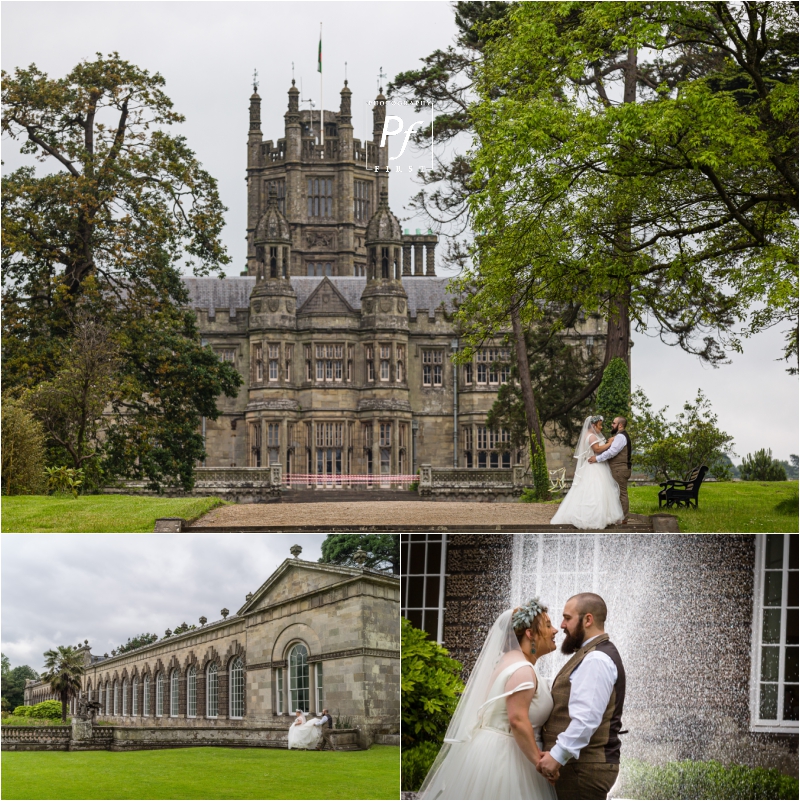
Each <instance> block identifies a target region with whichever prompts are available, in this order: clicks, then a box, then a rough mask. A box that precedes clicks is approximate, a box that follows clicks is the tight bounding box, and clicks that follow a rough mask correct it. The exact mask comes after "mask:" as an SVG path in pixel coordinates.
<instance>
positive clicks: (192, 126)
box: [2, 0, 798, 463]
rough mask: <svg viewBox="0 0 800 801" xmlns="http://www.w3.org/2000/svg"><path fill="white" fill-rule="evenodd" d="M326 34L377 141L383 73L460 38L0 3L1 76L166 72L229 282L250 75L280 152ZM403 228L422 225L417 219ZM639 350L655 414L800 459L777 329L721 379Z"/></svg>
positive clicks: (638, 337) (260, 19) (415, 11)
mask: <svg viewBox="0 0 800 801" xmlns="http://www.w3.org/2000/svg"><path fill="white" fill-rule="evenodd" d="M320 22H322V23H323V67H324V79H325V82H324V100H325V108H326V109H332V110H336V109H338V107H339V90H340V89H341V88H342V85H343V81H344V71H345V61H346V62H347V76H348V80H349V85H350V89H351V90H352V92H353V125H354V126H355V131H354V135H355V137H356V138H358V139H363V138H364V137H365V134H366V133H367V132H368V133H369V134H370V135H371V129H372V128H371V121H370V119H371V118H370V116H369V112H367V113H365V112H366V110H367V108H368V107H367V103H368V101H369V100H370V99H372V98H374V97H375V94H376V91H377V81H378V75H379V73H380V72H381V69H382V71H383V73H385V75H387V76H388V80H391V79H392V78H394V76H395V75H397V73H398V72H401V71H403V70H408V69H413V68H415V67H417V66H419V59H420V58H422V57H424V56H427V55H428V54H430V53H431V52H433V51H434V50H435V49H436V48H442V49H444V48H446V47H447V46H448V45H449V44H451V42H452V40H453V37H454V35H455V24H454V20H453V11H452V8H451V7H450V5H449V4H448V3H446V2H336V1H335V0H334V1H333V2H298V1H297V0H294V2H225V3H217V2H207V3H196V2H176V3H160V2H129V3H123V2H120V3H115V2H103V3H70V2H59V3H52V2H3V3H2V66H3V69H5V70H13V69H14V68H15V67H18V66H27V65H29V64H31V63H34V62H35V63H36V64H37V66H38V67H39V68H40V69H42V70H44V71H45V72H47V73H48V74H50V75H51V76H53V77H56V76H61V75H64V74H65V73H66V72H68V71H69V70H70V69H71V68H72V67H74V66H75V65H76V64H77V63H78V62H79V61H80V60H81V59H84V58H92V57H93V56H94V53H95V52H96V51H102V52H103V53H110V52H112V51H114V50H116V51H118V52H119V54H120V56H121V57H123V58H125V59H127V60H129V61H132V62H133V63H135V64H137V65H138V66H140V67H143V68H145V69H148V70H149V71H151V72H156V71H157V72H160V73H161V74H162V75H163V76H164V78H165V79H166V92H167V94H168V95H169V96H170V97H171V98H172V100H173V101H174V103H175V108H176V110H177V111H179V112H180V113H182V114H184V115H185V116H186V123H185V124H184V125H183V126H181V132H182V133H183V134H184V135H185V136H186V137H187V139H188V142H189V145H190V147H192V148H193V149H194V150H195V152H196V153H197V155H198V157H199V158H200V160H201V161H202V163H203V164H204V166H205V167H206V168H207V169H208V170H209V171H210V172H211V174H212V175H214V176H215V177H216V178H217V180H218V181H219V189H220V193H221V196H222V200H223V202H224V203H225V205H226V206H227V207H228V208H229V212H228V215H227V226H226V228H225V231H224V234H223V238H224V241H225V244H226V246H227V248H228V252H229V254H230V255H231V257H232V264H231V265H230V269H229V273H230V274H231V275H237V274H238V273H239V272H240V271H241V270H242V269H243V266H244V260H245V219H246V197H245V183H244V176H245V143H246V139H247V129H248V102H249V101H248V99H249V96H250V94H251V92H252V74H253V69H254V68H257V69H258V73H259V80H260V87H259V94H260V95H261V97H262V124H261V128H262V131H263V133H264V138H265V139H272V140H273V141H274V140H277V139H278V138H280V137H281V136H283V130H284V128H283V125H284V121H283V115H284V113H285V111H286V103H287V95H286V92H287V90H288V89H289V86H290V84H291V78H292V62H294V64H295V76H296V79H297V83H298V86H299V85H300V80H301V78H302V79H303V98H312V99H313V100H314V102H315V103H316V107H315V108H316V110H318V109H319V91H320V90H319V75H318V73H317V71H316V59H317V44H318V41H319V30H320ZM383 83H384V85H385V83H386V79H383ZM303 107H305V108H308V107H309V106H308V104H304V106H303ZM398 139H399V137H398ZM15 151H16V148H15V146H14V143H11V142H9V141H8V140H6V139H4V140H3V160H4V162H5V165H4V167H3V169H4V171H5V170H9V169H14V168H16V167H18V166H19V165H20V164H21V163H23V162H22V160H21V157H19V156H18V155H17V154H16V152H15ZM390 152H391V151H390ZM415 163H417V162H415ZM415 191H416V186H415V185H414V184H413V183H412V180H411V178H410V177H409V176H408V175H406V174H403V175H401V176H397V175H393V177H392V180H391V181H390V195H389V200H390V203H391V205H392V208H393V210H394V211H395V213H396V214H397V215H398V216H399V217H401V219H402V218H407V217H409V214H410V212H409V211H408V210H407V209H405V208H404V207H405V205H406V204H407V202H408V199H409V198H410V197H411V196H412V195H413V194H414V192H415ZM403 225H404V227H409V228H413V227H423V226H425V225H426V222H425V221H424V220H422V219H420V218H415V219H408V220H404V222H403ZM633 341H634V343H635V344H634V349H633V366H632V373H633V383H634V386H636V385H639V386H641V387H642V388H643V389H644V390H645V392H646V393H647V395H648V396H649V398H650V400H651V401H652V402H653V404H654V405H655V406H656V407H658V408H660V407H661V406H669V407H670V412H671V414H672V415H673V416H674V415H676V414H677V413H678V411H680V408H681V406H682V404H683V402H684V401H686V400H690V399H692V398H694V396H695V394H696V392H697V389H698V388H700V387H702V388H703V390H704V391H705V393H706V395H707V396H708V397H709V398H710V399H711V401H712V404H713V406H714V409H715V411H716V412H717V413H718V415H719V419H720V426H721V428H723V429H724V430H725V431H727V432H728V433H729V434H731V435H733V436H734V438H735V450H736V452H737V453H738V455H739V457H738V458H734V461H735V462H736V463H739V462H740V461H741V457H742V456H744V455H745V454H746V453H748V452H752V451H754V450H756V449H758V448H761V447H770V448H772V450H773V455H774V456H776V457H777V458H781V459H787V458H788V456H789V454H790V453H797V452H798V380H797V377H792V376H788V375H787V374H786V373H785V364H784V363H783V362H781V361H776V360H777V359H778V358H779V356H780V354H781V349H782V344H783V335H782V333H781V331H779V330H772V331H769V332H766V333H764V334H761V335H759V336H757V337H754V338H753V339H751V340H747V341H745V343H744V348H745V350H744V354H741V355H734V356H733V357H732V363H731V364H730V365H725V366H723V367H721V368H719V369H712V368H709V367H704V366H703V365H702V364H701V363H700V362H699V361H698V360H697V359H696V358H694V357H692V356H689V355H687V354H685V353H683V352H682V351H680V350H678V349H677V348H669V347H667V346H665V345H663V344H661V343H660V342H659V341H658V339H652V338H648V337H647V336H645V335H643V334H641V333H638V334H637V333H636V332H634V334H633Z"/></svg>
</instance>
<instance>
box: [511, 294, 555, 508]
mask: <svg viewBox="0 0 800 801" xmlns="http://www.w3.org/2000/svg"><path fill="white" fill-rule="evenodd" d="M511 329H512V331H513V333H514V354H515V356H516V362H517V372H518V373H519V383H520V388H521V390H522V403H523V405H524V407H525V422H526V424H527V427H528V440H529V442H530V458H531V473H532V474H533V488H534V491H535V493H536V496H537V498H539V499H540V500H546V499H547V497H548V494H549V489H550V482H549V480H548V475H547V463H546V461H545V449H544V438H543V437H542V427H541V425H540V423H539V412H538V410H537V408H536V396H535V395H534V394H533V382H532V381H531V370H530V366H529V364H528V348H527V345H526V343H525V333H524V332H523V330H522V321H521V320H520V316H519V306H518V301H517V300H516V298H515V299H514V301H513V302H512V304H511Z"/></svg>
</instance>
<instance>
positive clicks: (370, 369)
mask: <svg viewBox="0 0 800 801" xmlns="http://www.w3.org/2000/svg"><path fill="white" fill-rule="evenodd" d="M364 359H365V362H366V365H367V381H374V380H375V347H374V346H373V345H364Z"/></svg>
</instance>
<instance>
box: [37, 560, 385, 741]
mask: <svg viewBox="0 0 800 801" xmlns="http://www.w3.org/2000/svg"><path fill="white" fill-rule="evenodd" d="M399 595H400V588H399V579H398V578H397V577H395V576H392V575H389V574H386V573H382V572H377V571H372V570H359V569H352V568H347V567H339V566H333V565H324V564H319V563H316V562H305V561H302V560H299V559H287V560H286V561H285V562H284V563H283V564H282V565H281V566H280V567H279V568H278V569H277V570H276V571H275V573H274V574H273V575H272V576H271V577H270V578H269V579H268V580H267V581H266V582H265V583H264V584H263V585H262V586H261V587H260V588H259V589H258V590H257V591H256V592H255V593H252V594H251V593H248V595H247V599H246V603H245V604H244V606H243V607H242V608H241V609H240V610H239V611H238V612H237V613H236V614H235V615H232V616H230V617H228V616H227V614H228V613H227V610H223V612H224V613H225V617H224V618H223V619H222V620H219V621H217V622H215V623H204V624H203V625H201V626H199V627H197V628H194V629H191V630H189V631H187V632H184V633H181V634H179V635H171V636H167V637H164V638H162V639H161V640H159V641H158V642H157V643H154V644H152V645H148V646H144V647H142V648H138V649H136V650H135V651H131V652H128V653H124V654H117V655H112V656H110V657H107V656H102V657H98V656H94V655H92V654H91V652H90V650H89V646H88V644H87V645H86V646H85V647H84V649H83V651H84V655H85V662H86V674H85V676H84V679H83V690H82V693H84V694H86V695H88V697H89V700H99V701H100V703H101V711H100V714H99V716H98V720H101V721H105V722H108V723H111V724H113V725H114V726H117V727H125V728H126V729H136V728H138V729H148V730H149V729H153V728H156V729H175V732H174V733H173V734H170V735H163V736H162V735H157V736H156V735H153V736H150V735H147V737H146V739H147V741H148V742H150V741H157V740H158V738H159V737H161V739H164V737H166V742H168V743H171V742H173V741H174V742H175V743H176V744H180V743H181V742H183V743H184V744H191V743H195V744H196V743H197V741H198V740H200V741H202V742H206V741H209V742H211V741H220V742H223V741H225V738H228V739H230V738H231V737H232V738H233V739H234V740H236V739H237V738H239V735H235V734H230V732H231V731H234V730H236V731H240V732H242V734H241V737H243V738H245V739H246V740H253V742H254V743H256V744H257V742H258V741H259V739H263V740H264V741H265V743H267V744H268V741H273V740H275V739H276V738H277V739H278V740H279V741H281V742H285V733H286V730H287V729H288V727H289V724H290V722H291V720H290V719H291V718H292V717H293V715H294V711H293V710H294V709H295V708H297V707H300V708H302V709H303V710H304V711H306V712H312V713H317V714H320V713H321V710H322V709H323V708H327V709H329V710H330V712H331V713H332V715H333V716H334V718H336V716H339V717H340V718H341V719H342V720H344V719H349V721H350V724H349V725H351V726H352V727H355V728H357V729H358V732H359V738H360V741H361V743H362V744H368V743H369V742H371V741H372V740H373V738H374V737H375V736H376V735H378V734H396V733H398V732H399V726H400V720H399V715H400V625H399ZM48 693H49V687H47V685H45V684H43V683H41V682H29V684H28V686H27V687H26V689H25V703H26V704H33V703H36V702H37V700H38V699H39V698H40V696H42V695H46V694H48ZM74 704H75V702H74V701H73V705H74ZM193 729H196V730H197V732H196V734H194V735H192V734H191V733H189V734H180V732H191V730H193ZM213 730H224V731H226V732H229V734H222V733H221V734H218V735H217V734H214V733H213ZM257 730H258V731H262V734H261V735H259V734H257V733H256V731H257ZM243 732H250V733H249V734H246V735H245V734H244V733H243ZM270 732H276V734H270ZM143 738H145V735H141V736H140V735H136V734H130V735H128V734H120V735H118V737H117V739H119V740H120V744H121V746H120V747H136V743H137V742H140V741H142V739H143ZM123 740H124V741H125V743H127V746H126V745H125V744H124V743H123V742H122V741H123ZM165 747H166V746H165Z"/></svg>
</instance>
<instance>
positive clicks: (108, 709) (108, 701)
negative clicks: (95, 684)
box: [106, 681, 112, 715]
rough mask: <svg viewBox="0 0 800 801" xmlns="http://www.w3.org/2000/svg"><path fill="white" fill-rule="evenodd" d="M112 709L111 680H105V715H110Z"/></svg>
mask: <svg viewBox="0 0 800 801" xmlns="http://www.w3.org/2000/svg"><path fill="white" fill-rule="evenodd" d="M111 711H112V707H111V682H110V681H107V682H106V715H110V714H111Z"/></svg>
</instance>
